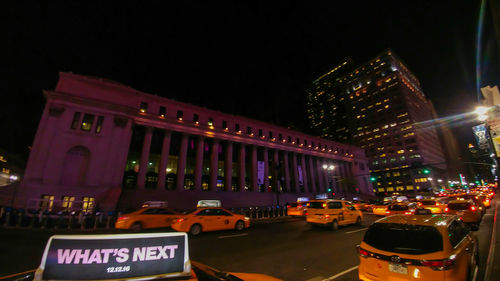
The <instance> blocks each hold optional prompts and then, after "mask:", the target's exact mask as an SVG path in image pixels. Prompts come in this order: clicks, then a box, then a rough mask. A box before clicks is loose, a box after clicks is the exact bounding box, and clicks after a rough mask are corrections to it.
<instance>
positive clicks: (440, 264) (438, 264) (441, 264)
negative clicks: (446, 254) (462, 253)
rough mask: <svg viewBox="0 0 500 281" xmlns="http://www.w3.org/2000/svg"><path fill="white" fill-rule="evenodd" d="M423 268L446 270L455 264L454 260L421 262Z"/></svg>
mask: <svg viewBox="0 0 500 281" xmlns="http://www.w3.org/2000/svg"><path fill="white" fill-rule="evenodd" d="M421 264H422V265H423V266H428V267H432V269H433V270H446V269H449V268H450V267H451V266H453V265H454V264H455V260H454V259H444V260H433V261H421Z"/></svg>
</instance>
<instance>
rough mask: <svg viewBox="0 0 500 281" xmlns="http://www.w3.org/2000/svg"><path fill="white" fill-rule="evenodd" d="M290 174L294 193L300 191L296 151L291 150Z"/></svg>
mask: <svg viewBox="0 0 500 281" xmlns="http://www.w3.org/2000/svg"><path fill="white" fill-rule="evenodd" d="M292 166H293V167H292V168H293V170H292V175H293V186H294V187H295V193H300V186H299V171H298V168H297V153H295V152H292Z"/></svg>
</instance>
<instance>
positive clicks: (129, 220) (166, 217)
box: [115, 207, 180, 231]
mask: <svg viewBox="0 0 500 281" xmlns="http://www.w3.org/2000/svg"><path fill="white" fill-rule="evenodd" d="M179 216H180V214H178V213H176V212H174V211H172V210H169V209H167V208H161V207H158V208H155V207H147V208H141V209H139V210H137V211H135V212H131V213H128V214H123V215H122V216H120V217H118V220H117V221H116V223H115V228H117V229H130V230H133V231H140V230H142V229H145V228H161V227H170V225H171V224H172V222H173V221H174V220H175V219H176V218H177V217H179Z"/></svg>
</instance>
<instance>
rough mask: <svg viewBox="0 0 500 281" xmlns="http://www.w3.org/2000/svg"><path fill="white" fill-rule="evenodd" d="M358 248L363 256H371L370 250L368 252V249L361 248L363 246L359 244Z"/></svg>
mask: <svg viewBox="0 0 500 281" xmlns="http://www.w3.org/2000/svg"><path fill="white" fill-rule="evenodd" d="M356 248H357V249H358V254H359V255H360V256H362V257H363V258H367V257H369V256H370V252H368V251H367V250H364V249H362V248H361V247H359V246H357V247H356Z"/></svg>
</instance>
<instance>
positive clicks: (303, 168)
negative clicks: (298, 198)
mask: <svg viewBox="0 0 500 281" xmlns="http://www.w3.org/2000/svg"><path fill="white" fill-rule="evenodd" d="M300 165H301V171H302V184H303V185H304V192H311V189H310V188H309V182H308V180H307V166H306V156H305V155H304V154H301V155H300ZM297 170H298V168H297Z"/></svg>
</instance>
